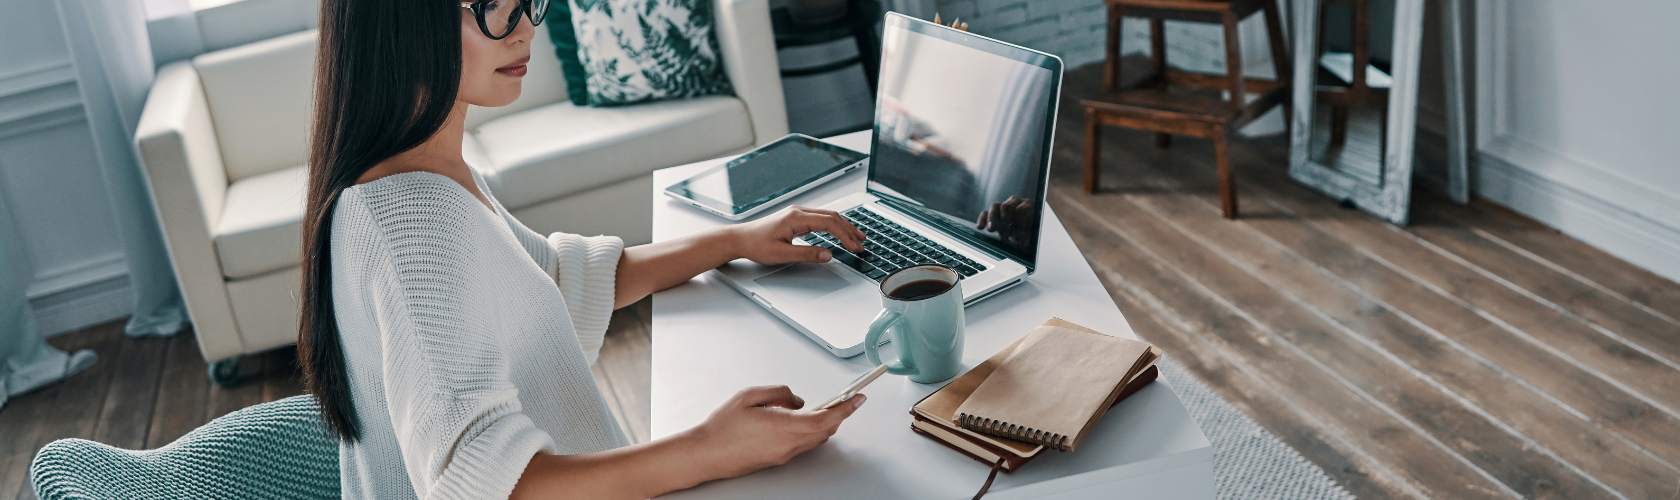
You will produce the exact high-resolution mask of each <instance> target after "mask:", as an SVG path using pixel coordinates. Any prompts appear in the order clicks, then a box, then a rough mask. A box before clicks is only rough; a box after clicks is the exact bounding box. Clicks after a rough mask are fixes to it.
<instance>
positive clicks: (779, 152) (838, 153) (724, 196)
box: [665, 135, 867, 214]
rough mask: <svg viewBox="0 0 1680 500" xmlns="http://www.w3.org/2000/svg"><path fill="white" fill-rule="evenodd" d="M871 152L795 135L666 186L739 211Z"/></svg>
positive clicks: (726, 209)
mask: <svg viewBox="0 0 1680 500" xmlns="http://www.w3.org/2000/svg"><path fill="white" fill-rule="evenodd" d="M866 156H867V155H864V154H863V153H859V152H856V151H852V150H850V149H846V148H842V147H839V146H835V145H832V144H828V143H824V142H821V141H817V140H814V139H811V138H809V137H804V136H798V135H790V136H787V137H783V138H781V139H778V140H776V142H773V143H770V144H767V145H765V146H764V147H761V148H758V149H755V150H752V151H749V152H747V153H746V154H744V155H741V157H739V158H736V159H734V160H730V161H729V163H725V164H723V165H720V166H717V167H713V168H711V169H707V170H706V171H704V172H701V173H700V174H698V175H695V176H694V177H690V178H688V179H687V180H684V181H682V182H678V183H676V184H672V185H671V187H668V188H665V189H666V190H667V191H670V192H671V193H672V194H675V195H677V196H680V197H683V198H688V199H691V200H694V201H697V202H700V203H705V204H707V205H710V206H711V207H712V208H714V209H717V210H718V211H721V212H725V213H730V214H739V213H742V212H746V211H748V210H751V209H753V207H756V206H758V205H760V204H763V203H766V202H769V201H771V200H774V199H776V198H777V197H779V196H781V195H783V194H787V193H788V192H790V191H793V190H795V189H798V188H800V187H801V186H804V185H806V184H808V183H811V182H815V181H816V180H818V179H821V178H822V177H823V176H825V175H828V174H830V173H833V172H834V171H836V170H840V169H842V168H845V167H846V166H847V165H851V164H853V163H857V162H858V161H859V160H862V159H864V158H865V157H866Z"/></svg>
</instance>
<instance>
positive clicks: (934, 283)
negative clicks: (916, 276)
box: [887, 280, 951, 301]
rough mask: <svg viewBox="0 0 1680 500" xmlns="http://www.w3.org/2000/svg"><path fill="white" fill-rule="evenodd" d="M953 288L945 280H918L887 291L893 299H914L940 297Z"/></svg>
mask: <svg viewBox="0 0 1680 500" xmlns="http://www.w3.org/2000/svg"><path fill="white" fill-rule="evenodd" d="M950 289H951V283H950V282H948V281H945V280H916V281H912V282H909V283H905V284H903V285H899V286H898V288H894V289H893V290H892V291H891V292H887V296H888V297H891V298H892V299H893V300H903V301H914V300H922V299H929V298H933V297H938V296H939V294H942V293H945V291H946V290H950Z"/></svg>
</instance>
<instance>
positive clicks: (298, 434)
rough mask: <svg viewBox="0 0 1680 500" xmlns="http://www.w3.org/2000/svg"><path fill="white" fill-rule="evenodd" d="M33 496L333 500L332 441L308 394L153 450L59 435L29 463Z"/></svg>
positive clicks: (52, 499) (50, 499) (47, 499)
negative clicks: (61, 437) (110, 444)
mask: <svg viewBox="0 0 1680 500" xmlns="http://www.w3.org/2000/svg"><path fill="white" fill-rule="evenodd" d="M29 477H30V479H31V480H33V481H34V484H35V494H36V495H38V496H40V497H41V498H42V499H44V500H57V499H63V498H134V499H147V498H171V499H173V498H336V497H338V496H339V483H338V439H337V438H336V437H334V436H332V435H331V434H329V433H328V432H327V429H326V426H325V425H323V423H322V420H321V410H320V408H319V407H318V406H317V405H316V404H315V400H314V399H313V398H311V397H309V396H293V397H290V398H286V399H282V400H278V401H273V402H269V403H263V404H260V405H256V406H252V407H250V408H245V409H242V410H239V411H235V412H233V413H229V414H227V415H225V416H222V417H221V418H218V419H215V420H212V421H210V423H208V424H204V426H203V427H199V428H198V429H194V430H193V431H192V432H189V433H187V435H185V436H181V438H180V439H177V440H175V442H173V443H169V444H168V445H165V446H163V447H162V448H158V449H155V450H138V451H137V450H124V449H120V448H114V447H111V446H107V445H104V444H100V443H96V442H93V441H88V440H86V439H60V440H57V441H53V442H52V443H49V444H47V446H45V447H43V448H41V451H40V452H38V453H36V454H35V461H34V462H33V463H31V464H30V466H29Z"/></svg>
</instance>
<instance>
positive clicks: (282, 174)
mask: <svg viewBox="0 0 1680 500" xmlns="http://www.w3.org/2000/svg"><path fill="white" fill-rule="evenodd" d="M461 156H463V157H464V159H465V160H466V161H467V164H468V165H472V166H473V168H476V169H479V170H480V171H484V170H485V165H488V164H489V160H486V159H485V155H484V148H483V147H481V146H480V145H479V144H478V142H477V141H475V140H473V139H472V138H471V137H468V138H466V139H465V140H464V141H463V142H462V143H461ZM308 180H309V179H308V172H307V171H305V170H304V168H303V167H302V166H293V167H289V168H284V169H280V170H276V171H273V172H269V173H266V174H260V175H255V176H251V177H247V178H244V179H240V180H238V181H234V183H233V185H231V186H228V190H227V201H226V202H225V203H224V204H223V205H222V216H221V221H220V222H219V223H218V224H217V225H216V227H215V228H214V230H213V232H214V234H212V235H211V239H212V241H213V242H214V243H215V245H216V258H217V260H219V261H221V264H222V276H224V277H226V278H228V279H241V278H249V277H252V276H257V275H260V274H265V273H269V272H273V271H278V270H281V269H289V268H291V267H293V266H296V265H297V264H298V260H299V259H300V258H302V255H301V254H300V253H299V251H300V249H301V248H302V245H303V241H302V239H301V238H302V235H303V233H302V231H303V205H304V201H306V200H305V199H306V197H307V196H308Z"/></svg>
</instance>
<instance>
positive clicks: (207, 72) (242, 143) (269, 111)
mask: <svg viewBox="0 0 1680 500" xmlns="http://www.w3.org/2000/svg"><path fill="white" fill-rule="evenodd" d="M547 28H548V24H544V25H543V26H541V27H539V28H538V31H537V33H536V34H535V35H534V36H532V39H531V63H530V67H529V71H528V72H527V73H526V75H525V80H524V86H523V92H521V94H520V96H519V100H517V101H514V102H513V103H512V104H510V105H508V106H504V107H500V108H494V109H487V108H477V107H474V108H473V109H472V110H470V111H469V112H468V115H467V127H468V128H477V126H478V125H479V124H480V123H483V122H485V121H487V120H490V119H493V118H495V117H498V116H502V115H506V114H508V113H513V112H516V111H520V110H524V109H530V108H533V107H537V106H541V105H545V104H550V103H554V102H558V101H562V100H565V98H566V80H565V78H564V77H562V76H561V73H560V63H559V61H558V60H556V59H555V55H554V44H553V43H551V42H549V39H548V31H547ZM318 40H319V36H318V33H317V31H315V30H309V31H302V32H297V33H293V34H289V35H284V36H279V37H275V38H270V39H267V40H262V41H258V42H254V43H251V44H247V45H241V46H238V47H233V48H229V49H225V50H219V51H216V52H210V53H207V54H203V55H199V56H198V57H194V58H193V60H192V64H193V67H194V69H196V70H197V71H198V77H199V81H200V82H201V83H202V84H203V85H204V97H205V100H207V101H208V104H209V108H210V116H211V122H212V123H213V126H214V128H215V132H216V140H217V142H218V144H219V145H220V146H221V152H222V160H223V164H224V166H225V168H226V170H227V177H228V182H234V181H238V180H239V179H243V178H246V177H250V176H253V175H259V174H263V173H267V172H272V171H275V170H279V169H282V168H290V167H295V166H298V165H302V164H303V163H304V161H305V160H306V159H307V158H308V156H309V152H308V139H309V115H310V111H311V109H312V107H313V106H312V102H313V101H312V94H313V92H314V78H315V51H316V44H317V42H318Z"/></svg>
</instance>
